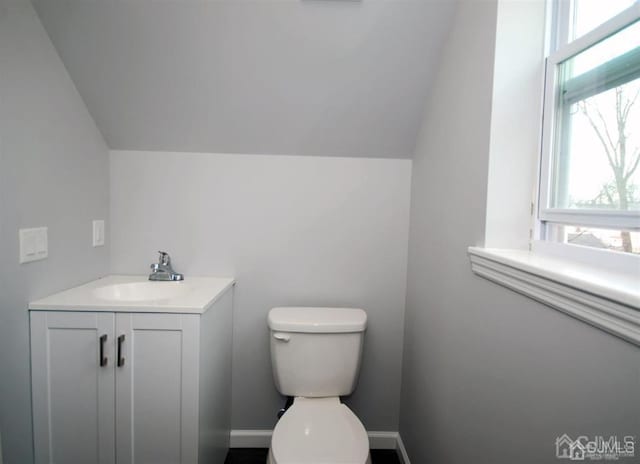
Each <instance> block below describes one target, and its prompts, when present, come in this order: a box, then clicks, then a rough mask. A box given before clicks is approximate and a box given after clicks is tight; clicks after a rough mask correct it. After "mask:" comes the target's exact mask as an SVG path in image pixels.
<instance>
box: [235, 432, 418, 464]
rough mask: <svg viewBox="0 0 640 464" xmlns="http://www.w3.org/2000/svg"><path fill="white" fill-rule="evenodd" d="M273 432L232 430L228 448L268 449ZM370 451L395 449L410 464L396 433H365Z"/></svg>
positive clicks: (400, 439)
mask: <svg viewBox="0 0 640 464" xmlns="http://www.w3.org/2000/svg"><path fill="white" fill-rule="evenodd" d="M272 433H273V430H265V429H262V430H244V429H242V430H232V431H231V437H230V441H229V447H230V448H269V446H270V445H271V434H272ZM367 435H369V446H371V449H395V450H396V451H397V452H398V455H399V456H400V458H401V459H402V463H403V464H411V462H410V461H409V456H408V455H407V450H406V449H405V447H404V443H402V438H400V434H399V433H398V432H375V431H371V432H367Z"/></svg>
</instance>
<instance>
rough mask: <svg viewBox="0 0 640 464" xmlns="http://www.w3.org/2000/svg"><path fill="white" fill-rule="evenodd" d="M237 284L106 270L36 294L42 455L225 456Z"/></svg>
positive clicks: (107, 458) (67, 458)
mask: <svg viewBox="0 0 640 464" xmlns="http://www.w3.org/2000/svg"><path fill="white" fill-rule="evenodd" d="M233 284H234V281H233V279H221V278H208V277H200V278H198V277H188V278H187V279H186V280H184V281H182V282H149V281H148V280H147V277H146V276H109V277H105V278H103V279H99V280H97V281H94V282H90V283H88V284H86V285H82V286H80V287H76V288H73V289H70V290H66V291H64V292H61V293H58V294H55V295H52V296H49V297H47V298H43V299H41V300H38V301H34V302H31V303H30V304H29V310H30V318H31V375H32V398H33V399H32V403H33V431H34V446H35V462H36V463H38V464H39V463H43V464H44V463H52V462H57V463H83V464H93V463H96V464H98V463H99V464H115V463H116V462H117V463H118V464H143V463H145V464H146V463H154V464H159V463H170V464H199V463H210V464H217V463H219V464H223V462H224V459H225V455H226V453H227V449H228V445H229V429H230V403H231V333H232V306H233Z"/></svg>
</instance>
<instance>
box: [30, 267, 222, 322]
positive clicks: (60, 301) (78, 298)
mask: <svg viewBox="0 0 640 464" xmlns="http://www.w3.org/2000/svg"><path fill="white" fill-rule="evenodd" d="M234 283H235V280H234V279H232V278H220V277H190V276H187V277H186V278H185V280H183V281H180V282H151V281H149V280H148V277H147V276H124V275H111V276H106V277H103V278H101V279H98V280H94V281H92V282H89V283H87V284H84V285H80V286H78V287H74V288H70V289H68V290H65V291H62V292H59V293H56V294H54V295H50V296H47V297H45V298H41V299H39V300H36V301H32V302H30V303H29V309H30V310H55V311H107V312H140V313H183V314H202V313H204V312H205V311H206V310H207V309H209V308H210V307H211V306H212V305H213V303H215V302H216V300H217V299H218V298H220V296H222V295H223V294H224V293H225V292H226V291H227V290H228V289H230V288H231V287H232V286H233V285H234Z"/></svg>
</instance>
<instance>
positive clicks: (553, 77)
mask: <svg viewBox="0 0 640 464" xmlns="http://www.w3.org/2000/svg"><path fill="white" fill-rule="evenodd" d="M550 11H551V15H552V18H551V19H550V21H551V27H550V37H549V38H548V41H547V42H548V45H549V46H548V51H550V53H549V54H548V57H547V58H546V60H545V84H544V102H543V126H542V150H541V157H540V175H539V179H538V180H539V181H538V208H537V223H538V224H537V227H536V230H537V234H536V235H537V236H538V237H537V238H538V239H540V240H548V239H549V235H551V234H550V233H549V231H548V230H547V229H548V227H547V225H551V224H559V225H581V226H585V227H600V228H607V229H625V230H640V214H639V212H638V211H622V210H600V209H587V208H581V209H564V208H554V207H552V206H551V199H552V190H553V182H554V172H553V171H554V165H555V162H556V154H555V153H554V144H555V140H556V136H557V133H556V131H557V118H558V116H559V114H558V113H559V111H558V108H559V99H560V92H559V89H560V86H559V85H558V80H559V74H560V73H559V65H560V64H561V63H563V62H564V61H566V60H568V59H571V58H572V57H574V56H576V55H578V54H580V53H582V52H583V51H585V50H587V49H589V48H590V47H592V46H594V45H596V44H597V43H599V42H601V41H603V40H605V39H606V38H608V37H610V36H612V35H614V34H615V33H617V32H618V31H620V30H622V29H624V28H625V27H627V26H630V25H632V24H633V23H635V22H636V21H640V2H638V1H636V3H634V4H633V5H631V6H630V7H628V8H627V9H626V10H624V11H622V12H621V13H619V14H618V15H616V16H614V17H612V18H611V19H609V20H607V21H606V22H604V23H603V24H601V25H600V26H598V27H596V28H595V29H593V30H591V31H590V32H588V33H587V34H585V35H583V36H581V37H578V38H577V39H575V40H573V41H571V42H569V41H568V38H569V33H570V27H571V12H572V11H573V1H558V0H552V7H551V9H550Z"/></svg>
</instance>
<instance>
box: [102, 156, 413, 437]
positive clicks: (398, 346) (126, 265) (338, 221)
mask: <svg viewBox="0 0 640 464" xmlns="http://www.w3.org/2000/svg"><path fill="white" fill-rule="evenodd" d="M410 180H411V161H409V160H391V159H365V158H322V157H304V156H265V155H261V156H256V155H214V154H188V153H154V152H119V151H113V152H111V217H112V255H111V258H112V259H111V270H112V272H113V273H132V274H144V273H147V272H148V271H149V263H151V262H152V261H154V260H155V259H156V250H161V249H165V250H167V251H169V252H170V253H171V254H172V256H173V258H174V264H175V267H176V268H177V270H178V271H179V272H184V273H185V275H186V278H187V279H188V278H189V276H190V275H212V276H216V275H218V276H233V277H235V278H236V279H237V281H238V284H237V287H236V293H235V298H236V300H235V308H234V359H233V363H234V364H233V407H232V411H233V428H235V429H270V428H272V427H273V426H274V424H275V419H276V412H277V410H278V409H279V408H280V407H281V406H282V404H283V402H282V399H281V398H280V396H279V395H278V394H277V392H276V390H275V387H274V385H273V379H272V375H271V363H270V357H269V338H268V328H267V321H266V318H267V312H268V311H269V309H270V308H272V307H274V306H288V305H302V306H310V305H317V306H354V307H362V308H364V309H365V310H366V311H367V313H368V315H369V328H368V330H367V334H366V339H365V348H364V360H363V367H362V373H361V377H360V383H359V386H358V389H357V390H356V393H355V394H354V395H352V397H351V398H350V399H349V400H348V404H349V405H351V406H352V407H353V409H354V410H355V412H356V413H357V414H358V416H359V417H360V418H361V419H362V420H363V422H364V424H365V426H366V427H367V428H368V429H369V430H397V428H398V413H399V401H400V376H401V373H400V370H401V364H402V361H401V356H402V332H403V327H404V319H403V315H404V304H405V294H406V266H407V244H408V228H409V192H410V186H409V184H410Z"/></svg>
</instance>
